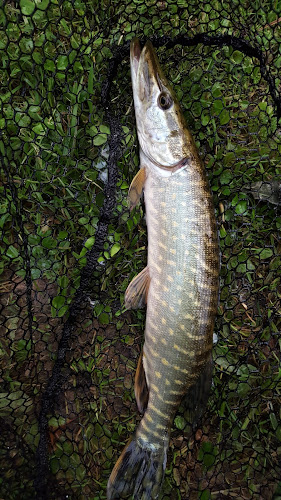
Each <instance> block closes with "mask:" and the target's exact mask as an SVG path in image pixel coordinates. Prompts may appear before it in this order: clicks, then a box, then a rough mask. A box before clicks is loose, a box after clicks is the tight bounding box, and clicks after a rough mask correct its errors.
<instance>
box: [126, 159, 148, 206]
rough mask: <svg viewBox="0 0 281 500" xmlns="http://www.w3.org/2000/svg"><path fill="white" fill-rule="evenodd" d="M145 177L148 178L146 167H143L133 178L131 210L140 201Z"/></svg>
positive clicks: (130, 199) (130, 189)
mask: <svg viewBox="0 0 281 500" xmlns="http://www.w3.org/2000/svg"><path fill="white" fill-rule="evenodd" d="M145 179H146V174H145V167H142V168H140V170H139V171H138V173H137V174H136V175H135V177H134V178H133V180H132V182H131V185H130V187H129V193H128V198H129V203H130V210H133V208H135V207H136V205H137V204H138V202H139V201H140V198H141V195H142V192H143V188H144V183H145Z"/></svg>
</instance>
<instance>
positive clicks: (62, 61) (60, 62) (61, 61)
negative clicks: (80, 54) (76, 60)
mask: <svg viewBox="0 0 281 500" xmlns="http://www.w3.org/2000/svg"><path fill="white" fill-rule="evenodd" d="M68 64H69V60H68V57H67V56H58V59H57V68H58V69H59V70H61V71H62V70H64V69H66V68H67V66H68Z"/></svg>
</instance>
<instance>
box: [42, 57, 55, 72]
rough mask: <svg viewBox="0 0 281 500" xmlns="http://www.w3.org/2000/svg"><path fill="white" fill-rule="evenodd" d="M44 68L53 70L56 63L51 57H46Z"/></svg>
mask: <svg viewBox="0 0 281 500" xmlns="http://www.w3.org/2000/svg"><path fill="white" fill-rule="evenodd" d="M44 69H45V70H46V71H55V70H56V65H55V63H54V61H53V60H52V59H46V61H45V63H44Z"/></svg>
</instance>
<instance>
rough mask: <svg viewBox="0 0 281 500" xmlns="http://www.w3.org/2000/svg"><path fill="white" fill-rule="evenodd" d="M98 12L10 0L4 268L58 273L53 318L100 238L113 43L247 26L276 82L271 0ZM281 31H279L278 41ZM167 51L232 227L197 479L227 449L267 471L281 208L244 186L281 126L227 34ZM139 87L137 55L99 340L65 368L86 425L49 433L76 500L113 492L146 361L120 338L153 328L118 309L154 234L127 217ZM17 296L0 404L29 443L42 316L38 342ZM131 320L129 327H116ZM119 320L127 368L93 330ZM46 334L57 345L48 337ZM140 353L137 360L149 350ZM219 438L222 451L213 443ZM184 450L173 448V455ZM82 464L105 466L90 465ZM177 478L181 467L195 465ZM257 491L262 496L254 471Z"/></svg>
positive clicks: (230, 458)
mask: <svg viewBox="0 0 281 500" xmlns="http://www.w3.org/2000/svg"><path fill="white" fill-rule="evenodd" d="M100 7H101V6H100V3H99V2H97V1H96V0H94V1H92V2H88V1H83V0H75V1H74V2H69V1H66V0H63V1H61V2H57V1H56V0H41V1H37V0H36V1H33V0H21V1H20V2H18V3H13V2H6V3H5V4H4V5H3V6H2V7H1V8H0V62H1V64H0V82H1V86H0V87H1V90H0V102H1V110H0V129H1V137H0V153H1V157H2V166H3V171H2V173H1V186H0V195H1V205H0V229H1V231H2V236H1V243H0V253H1V263H0V271H1V272H2V273H3V276H5V271H7V269H8V270H9V268H10V267H12V268H13V270H15V272H16V276H17V277H19V278H26V277H27V273H28V272H29V270H28V265H27V262H28V263H29V264H30V273H31V279H32V281H33V282H36V283H37V281H36V280H40V279H44V280H46V281H47V282H48V283H54V284H55V287H56V289H55V293H54V294H53V295H52V297H51V298H50V300H49V305H50V312H51V316H52V318H51V319H52V320H58V319H63V320H64V319H65V317H66V316H67V314H68V310H69V305H70V304H71V302H72V300H73V297H74V296H75V293H76V292H77V290H78V287H79V284H80V274H81V270H82V269H83V268H84V266H85V264H86V261H87V257H88V255H89V252H90V251H91V250H92V248H93V246H94V244H95V238H96V230H97V225H98V220H99V216H100V209H101V207H102V205H103V201H104V196H105V185H106V181H107V159H108V155H109V140H110V129H109V127H108V124H107V123H106V119H105V110H104V109H103V108H102V105H101V99H100V96H101V89H102V86H103V84H104V83H105V82H106V78H107V67H108V62H109V59H110V58H111V57H112V53H113V50H112V48H113V47H115V46H117V45H122V44H123V43H124V42H127V41H129V40H130V39H131V38H132V37H133V36H134V35H136V34H138V35H141V36H142V37H143V38H144V39H146V38H152V37H153V36H155V35H157V37H158V38H160V37H161V36H165V35H167V36H169V37H171V38H173V37H175V36H177V35H178V34H182V33H187V34H188V35H189V36H192V35H193V34H200V33H201V34H202V33H208V34H209V35H212V34H216V35H218V34H221V35H223V34H230V35H231V34H232V35H235V36H236V35H239V33H237V26H239V25H241V22H242V24H243V26H247V36H248V37H249V40H254V41H255V43H257V44H260V46H261V47H262V50H263V52H264V53H265V54H267V55H269V56H270V57H272V60H268V65H270V71H271V75H272V78H274V82H275V85H276V87H278V85H280V74H279V73H280V67H281V56H280V41H281V35H280V27H279V26H278V23H279V21H278V20H279V18H280V13H279V11H280V3H279V2H278V1H277V0H276V1H274V2H272V5H271V6H268V4H267V3H264V2H260V1H258V0H256V1H255V0H254V1H253V2H251V8H249V2H247V1H246V0H245V1H244V0H242V1H241V0H239V1H238V0H235V1H233V2H232V3H231V6H230V4H228V3H227V2H221V1H219V0H215V1H212V2H209V3H208V2H207V3H206V2H204V6H203V4H202V3H200V2H187V1H185V0H179V1H177V2H170V1H168V2H155V1H150V0H149V1H147V2H143V0H133V1H126V2H123V3H122V2H121V3H120V2H110V1H109V0H105V1H104V2H103V5H102V8H100ZM229 7H231V8H229ZM109 19H110V23H109ZM109 24H110V26H109ZM272 26H276V29H274V36H273V29H272ZM261 27H262V29H260V28H261ZM158 53H159V57H160V60H161V61H162V62H163V64H164V67H165V71H166V73H167V75H168V76H169V78H170V80H171V83H172V85H173V87H174V89H175V92H176V94H177V95H178V97H179V99H180V101H181V103H182V107H183V109H184V113H185V116H186V119H187V122H188V124H189V127H190V129H191V131H192V134H193V135H194V137H195V140H196V143H197V144H198V146H199V150H200V153H201V155H202V157H203V159H204V163H205V165H206V168H207V170H208V174H209V179H210V183H211V188H212V190H213V193H214V200H215V206H216V210H217V220H218V224H219V231H220V238H221V239H220V245H221V261H222V267H221V296H220V307H219V318H218V322H217V331H218V332H219V333H220V335H219V341H218V344H217V345H216V347H215V349H214V357H215V371H214V388H213V393H212V398H211V407H212V409H213V411H212V417H210V418H211V419H212V418H213V421H214V422H215V423H214V422H213V425H214V427H216V430H217V433H216V435H215V436H210V438H208V440H207V441H202V443H201V444H200V446H199V451H198V460H199V461H200V463H201V466H202V470H203V472H204V474H205V473H206V474H207V473H208V471H211V470H213V468H215V467H216V466H217V464H219V463H221V462H223V461H225V462H227V463H231V465H235V464H237V463H240V462H241V461H242V462H243V467H242V469H243V473H244V474H245V477H247V478H248V477H250V478H251V477H252V474H253V470H254V469H255V467H257V468H258V469H259V470H267V469H266V468H267V467H268V461H269V460H271V458H272V457H270V450H271V449H274V447H275V448H277V446H279V448H280V441H281V428H280V418H281V415H280V404H279V403H280V401H279V399H280V390H281V385H280V380H281V375H280V368H279V359H280V348H281V346H280V342H279V343H277V342H275V340H274V339H275V334H276V333H278V331H280V318H279V317H278V311H279V309H280V304H279V301H280V290H279V287H280V285H279V283H280V265H281V260H280V244H279V242H278V238H277V237H276V234H278V231H279V230H280V228H281V218H280V216H279V215H278V213H277V211H276V209H275V207H273V206H271V205H269V204H266V203H264V202H262V201H260V202H259V201H258V202H255V201H254V199H253V198H252V196H251V194H249V192H246V189H245V186H246V185H248V184H249V183H250V182H251V181H253V180H255V181H257V180H264V179H271V178H274V177H275V176H277V175H280V160H281V157H280V155H281V144H280V133H279V128H280V124H279V123H278V121H277V117H276V110H275V107H274V103H273V100H272V98H271V96H270V93H269V88H268V83H267V82H266V81H265V79H264V76H263V74H262V71H261V67H260V65H259V63H258V61H257V60H256V59H255V58H251V57H249V56H245V55H244V54H243V53H242V52H241V51H239V50H237V49H235V48H233V47H231V46H223V47H219V48H218V47H216V46H211V47H208V46H203V45H198V46H197V47H196V50H195V48H194V47H186V48H182V47H181V46H176V47H174V48H173V49H169V50H167V49H166V47H160V48H159V49H158ZM129 82H130V75H129V62H128V58H127V59H125V60H124V64H122V65H120V67H119V69H118V74H117V76H116V78H114V81H113V83H112V85H113V87H112V92H111V102H110V105H111V107H112V110H113V111H114V112H115V113H116V116H118V118H119V119H120V122H121V125H122V131H123V137H122V148H123V156H122V159H121V160H120V161H119V164H118V168H119V172H120V179H119V181H118V184H117V194H116V206H115V209H114V214H113V220H112V221H111V224H110V226H109V232H108V237H107V240H106V242H105V245H104V248H103V250H102V251H101V253H100V256H99V259H98V268H97V271H96V272H95V275H94V276H93V291H92V295H93V320H96V321H97V322H98V323H97V324H98V328H99V330H98V333H97V338H96V339H95V338H93V343H94V348H91V349H89V351H87V352H83V353H80V354H81V355H80V357H79V358H75V359H73V360H72V362H71V364H70V369H71V374H72V378H71V383H72V385H73V387H72V389H73V388H74V389H75V390H76V392H77V397H75V401H74V402H73V408H74V409H75V412H76V413H77V415H79V419H78V420H79V421H78V422H74V423H73V422H69V420H71V419H69V420H68V419H67V418H64V417H63V418H62V417H61V418H59V416H53V417H52V418H50V421H49V427H50V429H51V431H52V432H53V434H54V436H55V437H54V438H52V439H53V441H52V439H51V445H52V450H51V458H50V468H51V471H52V472H53V474H54V475H55V476H56V479H57V480H58V482H59V483H60V484H61V485H63V487H64V486H65V485H67V484H68V485H70V487H69V488H70V495H73V494H74V495H76V496H77V498H80V497H81V498H82V496H83V494H86V493H85V492H88V491H89V488H90V486H91V484H92V482H93V481H94V482H95V486H96V487H97V491H101V492H102V493H101V495H104V492H105V487H106V479H107V477H108V473H109V471H110V470H111V468H112V465H113V462H114V461H115V458H116V456H115V449H114V448H113V444H114V445H118V446H119V447H120V448H121V447H122V446H123V445H124V444H125V441H126V439H127V437H128V435H129V434H130V433H131V432H132V431H133V430H134V428H135V425H136V414H135V413H134V410H132V409H131V408H132V405H133V400H134V396H133V392H132V381H131V379H132V378H133V374H134V370H135V365H136V363H135V361H136V360H135V359H130V356H129V355H128V352H127V351H126V348H128V346H130V347H131V348H132V349H133V346H134V345H135V344H134V343H135V336H134V333H132V331H131V329H132V327H133V328H135V330H136V331H137V332H141V333H142V332H143V326H144V312H143V311H137V312H136V314H135V315H134V317H133V322H132V321H131V320H130V321H129V320H128V319H126V318H125V319H124V314H123V313H124V311H123V298H124V293H125V290H126V287H127V285H128V283H129V281H130V280H131V279H132V278H133V277H134V276H135V275H136V274H137V273H138V272H139V271H140V270H141V269H142V268H143V267H144V266H145V261H146V229H145V223H144V214H143V212H142V209H141V208H140V207H138V208H137V209H135V210H134V211H133V212H132V213H130V212H129V210H128V204H127V200H126V196H127V192H128V188H129V184H130V181H131V179H132V178H133V175H134V173H135V172H136V170H137V166H138V155H137V152H136V147H135V146H136V135H135V124H134V116H133V111H132V95H131V92H130V91H129ZM19 214H20V216H19ZM27 257H28V258H27ZM245 290H246V291H245ZM247 290H250V291H251V293H250V294H249V293H248V292H247ZM9 300H10V303H9V307H10V309H9V311H8V312H9V316H8V322H7V325H6V327H7V336H6V337H5V338H4V339H2V338H1V344H0V353H1V356H2V358H3V359H4V360H5V367H4V373H3V379H4V382H5V385H6V387H7V388H8V389H7V390H5V391H4V390H3V392H2V391H1V393H0V416H1V417H3V418H6V419H7V420H8V421H9V422H11V423H12V424H14V425H15V426H16V428H17V429H19V436H20V437H23V439H24V441H25V442H26V443H27V444H28V446H30V447H31V448H32V449H33V450H34V449H35V447H36V446H37V444H38V428H37V423H36V422H35V421H34V420H33V419H32V418H31V417H30V418H29V417H28V418H27V419H26V420H25V419H24V418H23V417H24V415H26V414H27V415H29V411H30V413H32V412H33V413H34V411H35V410H34V405H35V401H36V397H37V391H38V388H36V387H32V388H30V386H29V385H28V383H27V381H26V379H24V383H23V382H22V381H21V380H22V379H20V377H22V376H23V375H22V373H21V370H22V369H23V371H24V369H26V365H27V363H28V362H29V361H30V360H31V362H33V361H34V360H35V361H34V362H38V361H37V358H35V357H34V350H35V348H36V344H37V341H36V339H37V337H36V333H34V332H36V331H37V330H38V328H37V326H38V324H37V320H36V315H34V316H33V322H34V325H35V326H34V325H33V330H32V333H33V334H34V335H35V336H34V337H32V335H30V332H29V336H24V338H20V337H19V335H18V334H16V332H17V331H18V330H17V329H18V328H19V327H18V325H19V321H20V320H21V321H22V320H23V319H24V320H26V317H24V318H20V314H19V308H18V307H17V306H16V305H15V304H13V294H12V293H11V297H10V299H9ZM116 300H117V302H118V304H117V305H116ZM264 318H267V319H268V320H269V321H270V323H266V322H265V320H264ZM127 323H130V330H128V331H124V332H123V329H124V328H125V327H126V325H127ZM132 323H134V324H132ZM111 324H113V325H114V328H116V330H117V331H118V332H119V334H120V344H119V345H118V348H120V349H121V347H120V346H122V349H124V353H125V354H122V356H123V357H122V356H121V357H120V359H122V362H123V363H124V366H126V369H127V370H128V371H129V373H130V377H129V379H128V380H127V379H125V378H124V374H122V373H119V372H118V367H115V368H114V370H115V374H114V375H113V374H112V371H111V369H110V367H109V365H108V357H109V354H108V352H109V349H110V347H111V346H114V345H115V343H116V340H115V339H114V340H112V339H111V341H110V342H109V341H108V340H107V339H104V338H103V336H101V335H100V328H103V330H104V331H105V330H106V328H110V325H111ZM95 325H96V324H95ZM95 328H96V326H95ZM54 329H55V328H54ZM43 333H44V335H45V337H44V338H45V341H46V339H47V340H48V339H49V332H48V331H44V332H43ZM77 338H78V339H79V335H78V334H77ZM267 343H268V345H270V346H271V348H270V350H268V349H266V344H267ZM52 346H53V344H51V346H50V350H51V347H52ZM121 352H122V353H123V350H122V351H121ZM130 352H131V351H130ZM134 354H135V358H136V357H137V354H138V352H136V353H134ZM53 356H54V355H53ZM106 360H107V361H106ZM15 363H16V365H17V368H16V369H15V365H14V364H15ZM131 372H132V373H131ZM81 375H83V376H85V377H89V380H90V387H91V391H92V392H89V394H88V398H87V402H84V401H83V400H82V402H81V399H82V398H80V399H79V393H78V389H77V387H79V377H80V376H81ZM87 380H88V379H87ZM113 382H114V383H116V384H117V385H116V387H117V389H116V390H117V396H116V394H113V390H112V384H113ZM118 384H119V386H118ZM126 384H127V385H126ZM96 393H97V394H96ZM113 396H114V397H115V398H117V399H118V398H120V399H121V398H122V401H124V402H125V403H127V402H129V403H130V408H129V407H125V409H123V410H122V412H123V413H122V415H121V416H120V415H119V414H118V415H117V414H116V413H114V412H113V416H112V415H111V413H110V411H111V410H110V409H109V406H108V405H107V403H106V401H107V398H110V397H113ZM214 405H216V406H215V407H214ZM27 409H28V411H27ZM73 411H74V410H73ZM23 414H24V415H23ZM121 417H122V418H121ZM217 417H219V425H216V421H215V419H216V418H217ZM13 419H14V420H13ZM108 422H110V423H111V426H109V425H108ZM71 426H73V427H71ZM174 427H175V428H174V429H173V434H172V436H174V434H175V433H180V434H182V433H183V431H185V429H186V428H187V427H188V423H187V422H186V420H185V418H184V417H183V416H182V415H181V414H179V415H177V416H176V417H175V421H174ZM223 440H224V441H225V442H226V447H224V451H223V452H222V453H220V451H219V446H220V444H221V443H222V442H223ZM172 448H173V447H172ZM244 450H247V451H244ZM249 450H251V451H249ZM173 451H174V448H173ZM178 457H179V455H176V452H175V461H176V460H177V459H178ZM184 460H185V459H184ZM185 461H186V460H185ZM87 463H90V469H91V471H92V472H94V473H93V474H91V476H89V473H88V470H89V469H87V467H86V466H85V464H87ZM98 464H101V466H99V465H98ZM101 468H102V469H103V470H102V471H101V470H100V469H101ZM175 470H178V469H175ZM184 473H186V475H187V474H188V471H187V469H186V468H184ZM13 483H14V484H13V486H14V488H12V489H14V495H15V496H14V498H18V497H19V496H20V493H19V492H20V486H18V484H17V479H16V478H14V477H13ZM175 484H176V485H177V486H178V488H177V493H175V495H177V496H176V497H175V498H180V495H181V494H182V495H183V497H184V495H185V494H186V495H187V492H188V491H189V490H188V485H186V486H184V485H183V486H181V488H182V489H183V491H180V484H181V478H180V477H177V475H176V472H175V473H173V475H172V474H171V473H170V475H169V472H168V473H167V477H166V480H165V485H164V492H165V494H167V495H169V498H170V497H171V495H172V494H173V493H174V489H175V488H174V485H175ZM185 487H186V490H184V488H185ZM251 488H252V491H253V492H254V485H251V484H250V482H249V489H250V490H251ZM30 496H32V494H31V495H30ZM97 498H101V497H97ZM171 498H172V497H171ZM173 498H174V497H173ZM200 498H201V499H202V500H203V499H204V500H205V499H207V498H211V492H210V490H209V489H208V488H205V489H203V488H202V491H201V492H200ZM277 498H278V497H277Z"/></svg>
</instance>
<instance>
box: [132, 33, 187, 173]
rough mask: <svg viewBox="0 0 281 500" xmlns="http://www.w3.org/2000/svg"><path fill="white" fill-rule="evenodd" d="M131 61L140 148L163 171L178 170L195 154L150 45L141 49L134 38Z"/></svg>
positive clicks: (181, 115) (180, 114)
mask: <svg viewBox="0 0 281 500" xmlns="http://www.w3.org/2000/svg"><path fill="white" fill-rule="evenodd" d="M130 58H131V76H132V86H133V95H134V106H135V115H136V122H137V131H138V139H139V144H140V148H141V150H142V151H143V153H144V155H145V156H146V157H147V158H149V160H150V161H151V162H152V163H153V164H154V165H156V166H158V167H160V168H162V169H163V170H164V169H174V170H175V169H177V168H181V167H182V166H183V165H184V164H185V163H187V161H188V160H189V159H190V158H193V157H194V155H195V156H197V151H196V147H195V145H194V142H193V139H192V137H191V134H190V132H189V130H188V129H187V126H186V122H185V119H184V116H183V113H182V111H181V109H180V106H179V103H178V101H177V98H176V96H175V94H174V92H173V90H172V89H171V88H170V85H169V83H168V80H167V78H166V77H165V75H164V73H163V71H162V69H161V67H160V63H159V60H158V57H157V55H156V52H155V50H154V48H153V46H152V44H151V42H150V41H148V42H146V44H145V45H144V47H143V49H142V50H141V46H140V42H139V40H138V39H137V38H134V39H133V40H132V42H131V48H130Z"/></svg>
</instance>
